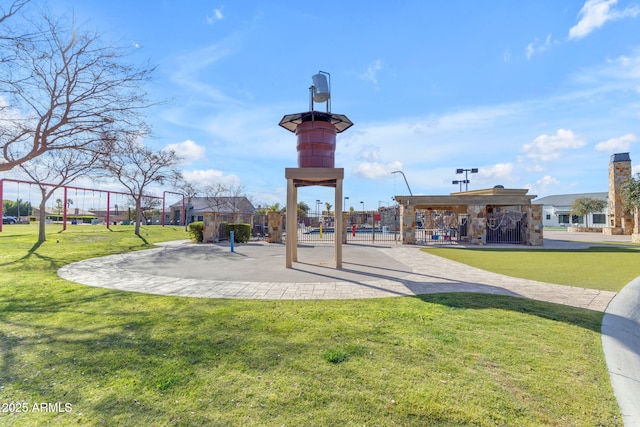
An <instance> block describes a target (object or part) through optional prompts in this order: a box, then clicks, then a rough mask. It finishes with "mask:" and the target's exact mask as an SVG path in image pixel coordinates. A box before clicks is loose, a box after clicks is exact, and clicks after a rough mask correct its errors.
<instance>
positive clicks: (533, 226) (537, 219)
mask: <svg viewBox="0 0 640 427" xmlns="http://www.w3.org/2000/svg"><path fill="white" fill-rule="evenodd" d="M542 207H543V205H529V206H526V213H527V233H526V234H527V235H526V239H527V240H526V244H527V245H529V246H542V245H543V244H544V235H543V228H544V227H543V226H542Z"/></svg>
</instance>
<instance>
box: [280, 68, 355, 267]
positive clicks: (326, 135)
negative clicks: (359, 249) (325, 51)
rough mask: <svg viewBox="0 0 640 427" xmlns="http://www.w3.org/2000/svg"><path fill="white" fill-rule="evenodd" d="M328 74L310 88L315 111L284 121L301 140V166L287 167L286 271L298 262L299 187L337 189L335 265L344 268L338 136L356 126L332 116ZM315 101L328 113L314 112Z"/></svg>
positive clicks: (318, 77) (282, 123) (345, 119)
mask: <svg viewBox="0 0 640 427" xmlns="http://www.w3.org/2000/svg"><path fill="white" fill-rule="evenodd" d="M327 76H328V73H323V72H320V73H318V74H315V75H314V76H313V77H312V79H313V86H311V87H310V88H309V92H310V98H311V99H310V107H311V111H307V112H304V113H295V114H288V115H286V116H284V117H283V118H282V120H280V123H279V124H280V126H282V127H283V128H285V129H287V130H288V131H291V132H293V133H295V134H296V136H297V138H298V143H297V150H298V167H297V168H286V169H285V178H286V179H287V217H286V260H285V266H286V268H291V267H292V265H293V263H294V262H297V261H298V209H297V206H298V188H300V187H308V186H314V185H318V186H323V187H332V188H335V189H336V191H335V202H334V206H335V212H336V221H335V227H334V233H335V238H334V241H335V262H336V268H342V238H341V236H342V228H343V222H342V221H339V220H338V218H339V216H338V213H341V212H342V200H343V199H342V181H343V179H344V169H343V168H336V167H335V164H334V163H335V149H336V135H337V134H338V133H340V132H343V131H345V130H347V129H348V128H350V127H351V126H352V125H353V123H352V122H351V121H350V120H349V119H348V118H347V116H345V115H342V114H333V113H331V107H330V97H331V94H330V86H329V83H328V82H327ZM314 102H325V103H326V107H327V108H326V112H320V111H314V109H313V106H314Z"/></svg>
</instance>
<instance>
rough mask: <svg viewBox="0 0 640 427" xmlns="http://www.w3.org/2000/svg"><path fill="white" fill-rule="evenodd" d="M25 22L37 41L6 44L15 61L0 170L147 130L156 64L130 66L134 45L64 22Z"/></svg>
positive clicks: (0, 87)
mask: <svg viewBox="0 0 640 427" xmlns="http://www.w3.org/2000/svg"><path fill="white" fill-rule="evenodd" d="M24 3H25V1H15V2H14V3H13V6H12V8H10V9H9V10H8V12H7V11H5V16H6V15H7V14H8V13H9V14H10V13H15V12H16V11H17V10H19V8H20V7H22V5H24ZM24 25H25V26H26V27H29V29H30V30H31V34H33V36H31V37H28V38H12V37H8V38H3V39H1V40H0V43H1V44H2V46H0V48H1V49H2V52H3V54H5V55H8V56H10V58H11V60H9V61H3V62H2V63H1V64H0V108H2V111H0V152H1V154H2V155H1V157H0V171H6V170H10V169H12V168H13V167H15V166H17V165H20V164H22V163H24V162H26V161H29V160H31V159H34V158H36V157H38V156H40V155H42V154H44V153H46V152H48V151H51V150H61V149H74V150H96V149H98V148H97V147H100V146H102V145H103V144H104V143H105V141H106V140H107V137H106V136H107V135H108V138H111V139H119V140H124V139H127V138H129V137H130V136H131V135H133V134H139V133H146V131H147V126H146V123H145V120H144V117H143V115H142V113H143V111H144V110H145V109H146V108H147V107H149V106H151V105H152V104H151V103H150V102H149V101H148V98H147V93H146V92H145V91H144V89H143V88H144V86H145V83H147V82H148V81H149V80H150V77H151V74H152V72H153V68H152V67H150V66H149V65H148V64H144V65H142V66H134V65H130V64H128V63H127V54H128V49H127V48H122V47H118V46H113V45H111V44H109V43H108V42H106V41H105V39H104V37H103V36H102V35H100V34H99V33H97V32H93V31H84V30H83V29H78V28H75V27H74V25H73V22H68V21H66V20H64V19H61V18H54V17H51V16H49V15H44V16H42V17H41V18H38V19H37V20H25V24H24ZM25 31H26V30H25Z"/></svg>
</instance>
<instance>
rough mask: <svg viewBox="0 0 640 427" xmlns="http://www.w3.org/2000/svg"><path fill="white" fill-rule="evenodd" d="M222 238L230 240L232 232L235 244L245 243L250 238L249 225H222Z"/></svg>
mask: <svg viewBox="0 0 640 427" xmlns="http://www.w3.org/2000/svg"><path fill="white" fill-rule="evenodd" d="M223 228H224V231H223V233H224V237H226V238H227V240H228V239H230V238H231V232H232V231H233V240H234V242H235V243H247V242H248V241H249V239H250V238H251V224H240V223H227V224H224V227H223Z"/></svg>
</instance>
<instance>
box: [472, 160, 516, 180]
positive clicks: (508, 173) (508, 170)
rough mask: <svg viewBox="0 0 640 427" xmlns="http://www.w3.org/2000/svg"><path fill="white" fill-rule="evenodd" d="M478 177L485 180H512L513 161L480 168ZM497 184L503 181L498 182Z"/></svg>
mask: <svg viewBox="0 0 640 427" xmlns="http://www.w3.org/2000/svg"><path fill="white" fill-rule="evenodd" d="M478 177H479V178H482V179H483V180H485V181H489V180H493V181H496V180H511V179H512V178H513V163H497V164H495V165H493V166H488V167H486V166H485V167H483V168H480V169H479V170H478ZM497 184H501V183H500V182H496V185H497Z"/></svg>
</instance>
